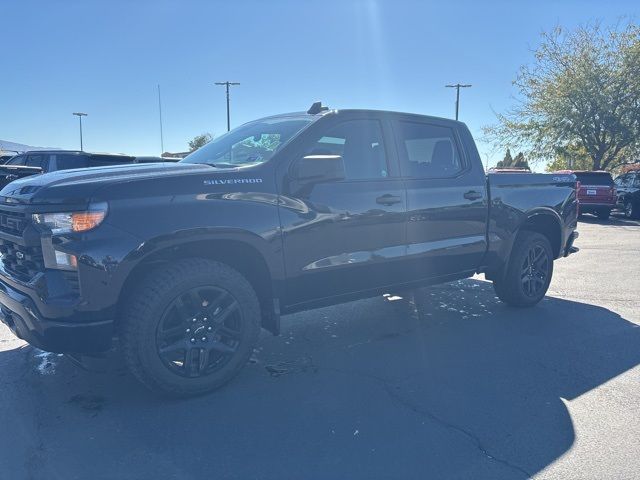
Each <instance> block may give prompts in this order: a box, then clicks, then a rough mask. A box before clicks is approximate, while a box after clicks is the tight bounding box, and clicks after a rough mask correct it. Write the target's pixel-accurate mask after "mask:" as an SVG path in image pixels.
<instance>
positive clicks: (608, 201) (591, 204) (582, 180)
mask: <svg viewBox="0 0 640 480" xmlns="http://www.w3.org/2000/svg"><path fill="white" fill-rule="evenodd" d="M556 173H561V174H568V173H572V174H573V175H575V177H576V179H577V180H578V184H577V185H576V189H577V192H578V202H579V203H580V207H579V213H580V214H583V213H592V214H594V215H597V216H598V218H600V219H601V220H606V219H608V218H609V215H611V210H613V209H614V208H615V206H616V187H615V185H614V183H613V177H612V176H611V174H610V173H609V172H604V171H590V170H562V171H560V172H556Z"/></svg>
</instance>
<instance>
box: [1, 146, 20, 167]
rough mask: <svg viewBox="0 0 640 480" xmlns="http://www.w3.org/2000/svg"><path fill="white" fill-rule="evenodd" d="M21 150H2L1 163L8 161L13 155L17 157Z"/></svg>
mask: <svg viewBox="0 0 640 480" xmlns="http://www.w3.org/2000/svg"><path fill="white" fill-rule="evenodd" d="M18 153H19V152H15V151H8V150H0V165H3V164H5V163H7V162H8V161H9V160H11V159H12V158H13V157H15V156H16V155H17V154H18Z"/></svg>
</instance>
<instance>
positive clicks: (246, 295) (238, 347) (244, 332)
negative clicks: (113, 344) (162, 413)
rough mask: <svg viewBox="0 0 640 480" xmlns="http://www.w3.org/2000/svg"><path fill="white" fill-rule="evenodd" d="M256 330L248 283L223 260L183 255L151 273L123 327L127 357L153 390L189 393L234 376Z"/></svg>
mask: <svg viewBox="0 0 640 480" xmlns="http://www.w3.org/2000/svg"><path fill="white" fill-rule="evenodd" d="M259 334H260V306H259V302H258V298H257V296H256V293H255V291H254V290H253V288H252V287H251V285H250V284H249V282H248V281H247V280H246V279H245V278H244V277H243V276H242V275H241V274H240V273H238V272H237V271H236V270H234V269H233V268H231V267H229V266H228V265H225V264H223V263H220V262H216V261H212V260H206V259H195V258H193V259H185V260H179V261H177V262H175V263H171V264H169V265H166V266H164V267H161V268H159V269H157V270H155V271H154V272H152V273H150V274H149V275H148V276H147V277H146V278H145V279H144V280H143V281H142V283H141V284H140V285H139V287H138V288H137V289H136V290H135V291H134V292H133V293H132V295H131V296H130V297H129V300H128V302H127V304H126V306H125V310H124V316H123V319H122V323H121V326H120V337H121V340H122V346H123V354H124V359H125V362H126V364H127V366H128V368H129V370H130V371H131V373H133V375H134V376H135V377H136V378H137V379H138V380H140V382H142V383H143V384H144V385H145V386H147V387H148V388H150V389H151V390H152V391H154V392H157V393H160V394H164V395H168V396H173V397H188V396H193V395H199V394H203V393H206V392H209V391H212V390H215V389H217V388H219V387H221V386H222V385H224V384H225V383H227V382H228V381H229V380H231V379H232V378H233V377H235V376H236V375H237V374H238V372H239V371H240V370H241V369H242V367H243V366H244V365H245V364H246V362H247V360H248V359H249V357H250V356H251V354H252V352H253V349H254V347H255V344H256V343H257V341H258V336H259Z"/></svg>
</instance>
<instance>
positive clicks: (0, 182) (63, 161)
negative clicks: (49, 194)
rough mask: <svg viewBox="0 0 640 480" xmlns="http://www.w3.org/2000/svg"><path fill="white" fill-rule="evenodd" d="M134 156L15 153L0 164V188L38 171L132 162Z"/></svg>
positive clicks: (40, 151) (77, 153)
mask: <svg viewBox="0 0 640 480" xmlns="http://www.w3.org/2000/svg"><path fill="white" fill-rule="evenodd" d="M134 162H135V157H131V156H128V155H119V154H110V153H87V152H80V151H72V150H51V151H46V150H36V151H32V152H25V153H22V154H20V155H16V156H14V157H13V158H11V160H9V161H8V162H7V163H6V164H4V165H0V188H1V187H4V186H5V185H7V184H8V183H10V182H12V181H14V180H16V179H18V178H23V177H27V176H30V175H35V174H38V173H48V172H55V171H57V170H69V169H72V168H88V167H99V166H107V165H120V164H127V163H134Z"/></svg>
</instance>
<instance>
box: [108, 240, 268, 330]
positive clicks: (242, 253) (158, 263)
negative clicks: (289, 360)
mask: <svg viewBox="0 0 640 480" xmlns="http://www.w3.org/2000/svg"><path fill="white" fill-rule="evenodd" d="M252 237H255V238H252ZM145 247H146V248H145ZM272 255H273V254H272ZM131 257H133V258H130V259H129V262H128V263H130V264H131V267H130V268H129V269H128V271H127V273H126V276H125V278H124V281H123V282H122V286H121V288H120V293H119V296H118V305H117V312H118V314H117V315H116V318H117V319H118V318H121V317H122V309H123V308H124V306H125V305H126V303H127V300H128V299H129V297H130V295H131V294H132V292H133V291H134V290H135V286H136V285H138V284H139V283H140V282H141V281H142V280H143V279H144V278H145V277H146V276H147V275H149V274H151V273H152V272H153V271H154V270H155V269H157V268H160V267H162V266H163V265H165V264H167V263H169V262H172V261H176V260H180V259H183V258H206V259H210V260H216V261H219V262H222V263H224V264H226V265H229V266H230V267H232V268H234V269H235V270H237V271H238V272H240V273H241V274H242V275H243V276H244V277H245V278H246V279H247V280H248V281H249V283H250V284H251V286H252V287H253V288H254V290H255V292H256V294H257V296H258V300H259V301H260V307H261V313H262V327H263V328H265V329H266V330H268V331H270V332H271V333H273V334H274V335H277V334H278V333H279V332H280V312H279V304H278V298H279V294H278V291H277V290H278V289H277V286H276V284H277V281H275V280H274V278H277V276H278V273H279V272H274V269H276V270H277V268H278V266H277V262H276V265H275V267H274V265H273V262H274V260H273V259H271V262H269V245H268V244H267V243H266V241H265V240H263V239H262V238H261V237H257V236H255V235H251V234H249V235H244V236H238V235H217V236H208V235H207V236H203V237H200V238H198V237H194V238H189V240H187V241H185V240H184V238H175V237H172V238H171V239H169V238H163V239H160V240H156V241H150V242H145V244H144V245H143V248H142V249H141V250H138V251H136V252H132V254H131ZM116 322H117V320H116Z"/></svg>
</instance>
